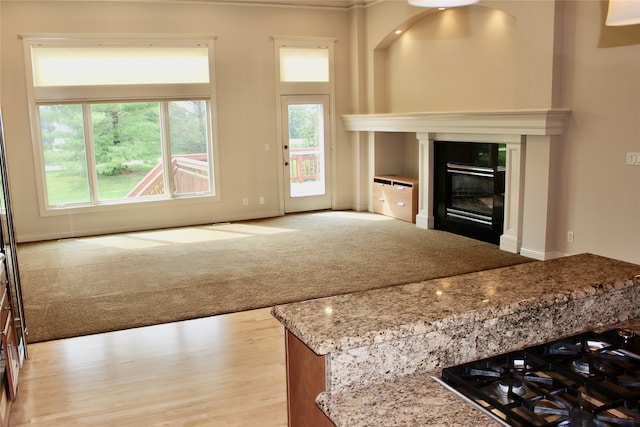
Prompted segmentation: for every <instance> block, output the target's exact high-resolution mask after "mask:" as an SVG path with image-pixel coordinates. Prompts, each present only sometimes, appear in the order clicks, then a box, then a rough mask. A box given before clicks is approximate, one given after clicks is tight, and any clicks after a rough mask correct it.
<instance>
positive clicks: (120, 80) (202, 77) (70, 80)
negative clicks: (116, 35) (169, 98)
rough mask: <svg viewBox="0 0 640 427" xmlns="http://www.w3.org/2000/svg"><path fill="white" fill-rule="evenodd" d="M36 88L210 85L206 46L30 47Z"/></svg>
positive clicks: (35, 45)
mask: <svg viewBox="0 0 640 427" xmlns="http://www.w3.org/2000/svg"><path fill="white" fill-rule="evenodd" d="M31 57H32V61H33V78H34V82H33V84H34V86H35V87H45V86H92V85H121V84H127V85H129V84H177V83H209V49H208V47H207V46H184V47H172V46H162V45H159V46H153V45H152V46H119V45H116V46H112V45H108V46H105V45H97V46H95V45H94V46H82V45H80V46H56V45H37V44H34V45H32V46H31Z"/></svg>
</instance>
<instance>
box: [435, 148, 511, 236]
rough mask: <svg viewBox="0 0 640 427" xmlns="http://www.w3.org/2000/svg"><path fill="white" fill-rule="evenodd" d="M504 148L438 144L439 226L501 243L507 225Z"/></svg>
mask: <svg viewBox="0 0 640 427" xmlns="http://www.w3.org/2000/svg"><path fill="white" fill-rule="evenodd" d="M502 148H504V145H501V144H491V143H476V142H448V141H436V145H435V162H436V172H435V187H436V188H435V190H436V191H435V195H436V200H435V203H434V206H435V212H434V217H435V227H436V228H437V229H441V230H445V231H449V232H452V233H455V234H461V235H464V236H467V237H472V238H474V239H478V240H483V241H486V242H490V243H495V244H497V243H499V240H500V235H501V234H502V228H503V223H504V173H505V167H504V165H505V161H504V156H503V155H501V152H503V150H501V149H502Z"/></svg>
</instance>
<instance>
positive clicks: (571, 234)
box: [567, 231, 573, 243]
mask: <svg viewBox="0 0 640 427" xmlns="http://www.w3.org/2000/svg"><path fill="white" fill-rule="evenodd" d="M567 242H569V243H573V231H569V232H567Z"/></svg>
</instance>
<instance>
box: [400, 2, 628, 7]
mask: <svg viewBox="0 0 640 427" xmlns="http://www.w3.org/2000/svg"><path fill="white" fill-rule="evenodd" d="M408 1H409V4H410V5H411V6H418V7H445V8H446V7H459V6H468V5H470V4H474V3H478V0H408ZM638 1H640V0H638Z"/></svg>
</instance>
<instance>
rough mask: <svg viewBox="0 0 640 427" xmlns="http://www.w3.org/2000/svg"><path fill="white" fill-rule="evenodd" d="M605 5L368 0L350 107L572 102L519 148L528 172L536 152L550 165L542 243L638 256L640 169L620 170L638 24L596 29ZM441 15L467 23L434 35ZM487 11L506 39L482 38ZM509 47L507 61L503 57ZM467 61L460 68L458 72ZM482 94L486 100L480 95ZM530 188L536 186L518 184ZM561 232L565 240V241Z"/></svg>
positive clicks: (633, 92)
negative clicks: (559, 126)
mask: <svg viewBox="0 0 640 427" xmlns="http://www.w3.org/2000/svg"><path fill="white" fill-rule="evenodd" d="M606 4H607V3H606V1H567V2H564V1H560V0H558V1H557V2H554V1H527V0H523V1H505V0H495V1H491V0H481V1H480V3H478V4H477V5H475V6H471V7H470V8H465V9H466V10H465V9H460V10H459V11H445V12H443V13H439V15H438V16H437V15H436V14H438V12H431V11H430V12H424V11H420V10H418V9H416V8H411V7H409V6H407V5H406V3H405V2H399V1H393V0H389V1H383V2H381V3H375V4H374V5H373V6H371V7H369V8H367V20H366V24H365V25H367V26H368V27H367V31H366V34H367V37H368V38H367V43H366V45H367V65H368V70H367V73H366V77H365V78H366V79H367V81H366V85H365V87H366V88H367V91H368V92H367V99H368V100H369V102H368V110H367V111H360V112H361V113H363V112H409V111H447V110H464V111H469V110H495V109H501V108H506V109H508V108H517V109H528V108H556V107H566V108H569V109H571V111H572V113H571V116H570V119H569V123H568V125H567V129H566V130H565V133H564V135H562V136H560V137H557V138H555V137H554V138H552V140H551V146H550V147H549V150H547V151H545V152H544V153H542V152H541V151H539V150H538V151H531V153H528V154H531V157H532V158H531V159H528V161H527V165H530V166H531V167H532V168H533V169H535V167H536V166H537V165H535V164H530V162H534V163H535V160H536V158H535V157H536V155H538V156H539V155H542V154H544V156H547V157H549V162H550V165H551V170H550V171H549V174H548V189H546V190H545V193H546V194H540V195H539V197H538V198H540V199H541V200H544V202H545V203H548V206H549V212H550V214H549V216H547V217H546V218H539V220H540V221H541V225H540V226H541V227H542V228H543V229H544V228H547V229H550V230H551V232H552V236H553V238H552V239H551V241H549V242H543V243H541V247H542V249H544V252H545V253H554V254H556V255H568V254H577V253H582V252H591V253H595V254H599V255H604V256H610V257H613V258H617V259H621V260H626V261H631V262H636V263H640V167H638V166H627V165H625V155H626V153H627V152H640V79H639V78H638V76H640V25H635V26H630V27H622V28H610V27H605V26H604V24H603V23H604V16H605V13H606ZM447 12H448V13H449V15H451V16H453V15H454V14H453V13H451V12H455V13H456V14H457V18H458V20H460V21H461V22H465V23H466V24H467V26H466V27H465V28H462V29H461V28H457V29H455V30H453V29H449V30H448V31H449V32H448V33H447V32H446V31H444V30H445V29H447V27H446V25H447V21H446V20H447V15H446V13H447ZM495 12H499V13H495ZM416 18H418V19H416ZM496 18H499V20H500V22H499V23H500V31H501V34H502V36H504V37H509V38H511V39H510V40H508V41H505V40H502V41H500V42H498V43H497V44H495V41H494V42H492V41H491V37H492V36H493V35H492V30H491V29H490V28H487V27H486V26H488V25H493V23H492V19H496ZM403 27H404V29H407V28H408V31H407V32H405V34H404V35H402V36H400V38H398V39H397V40H395V39H393V35H392V32H393V30H395V29H396V28H403ZM472 35H473V36H476V35H479V36H480V37H479V40H473V41H471V40H470V37H471V36H472ZM492 43H494V44H495V45H496V47H497V53H499V54H500V55H499V56H498V57H496V58H493V57H491V59H492V60H500V57H502V60H504V61H505V65H506V70H505V71H504V73H503V72H502V71H498V72H497V74H496V77H492V76H490V75H488V74H487V73H486V72H485V71H489V72H490V71H491V70H490V69H489V68H490V67H489V66H488V65H487V64H485V63H484V60H482V59H481V58H478V56H477V54H478V53H481V54H482V55H486V54H488V53H487V52H488V51H489V50H490V49H491V44H492ZM509 52H515V57H513V58H506V57H507V56H508V55H509ZM447 54H451V55H452V56H453V57H452V58H448V57H447ZM434 58H436V59H437V64H433V63H432V60H433V59H434ZM467 60H468V61H469V63H468V65H467V70H464V71H462V70H460V67H461V66H462V65H463V64H464V62H465V61H467ZM451 76H453V77H454V78H450V77H451ZM461 80H464V82H463V83H460V82H461ZM469 80H472V81H473V83H474V84H476V85H478V86H479V87H477V88H474V87H473V86H472V85H470V84H469ZM501 80H502V81H504V83H505V86H506V89H507V90H505V88H502V87H499V85H500V83H501ZM459 89H465V90H466V91H467V92H462V91H460V90H459ZM490 90H495V91H496V97H494V98H491V97H490V96H489V97H488V96H486V95H487V93H490ZM468 91H471V92H472V93H473V95H474V98H473V99H469V98H468V97H467V93H468ZM510 92H511V93H510ZM476 95H479V96H481V98H480V99H479V98H477V97H476ZM421 97H424V98H421ZM443 97H447V98H446V99H443ZM532 148H534V147H533V146H532ZM544 156H543V157H544ZM543 160H544V159H543ZM545 161H546V160H545ZM538 184H540V188H546V186H547V184H546V183H531V182H529V183H527V185H528V186H530V185H538ZM527 220H528V221H530V222H531V221H532V222H535V221H536V220H538V219H536V218H528V219H527ZM568 231H573V233H574V237H575V241H574V243H568V242H567V232H568Z"/></svg>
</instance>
